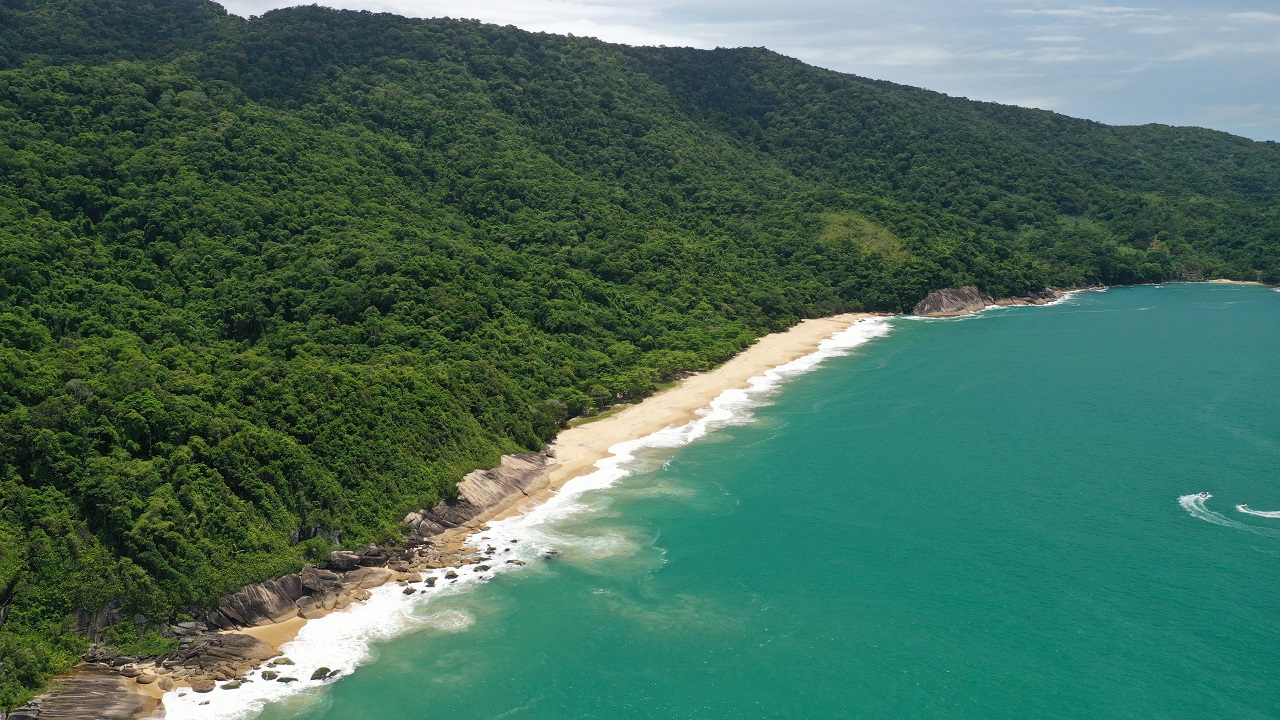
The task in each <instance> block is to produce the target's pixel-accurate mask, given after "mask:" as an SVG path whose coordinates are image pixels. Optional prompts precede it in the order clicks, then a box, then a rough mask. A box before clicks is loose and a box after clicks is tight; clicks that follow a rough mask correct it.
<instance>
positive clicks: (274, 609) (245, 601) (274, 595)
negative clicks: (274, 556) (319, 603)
mask: <svg viewBox="0 0 1280 720" xmlns="http://www.w3.org/2000/svg"><path fill="white" fill-rule="evenodd" d="M306 594H307V589H306V588H305V587H303V584H302V578H301V577H300V576H299V575H296V574H294V575H285V576H284V577H279V578H276V579H274V580H268V581H266V582H262V583H258V584H256V585H246V586H244V587H243V588H241V589H240V591H239V592H237V593H233V594H231V595H228V596H227V597H225V598H223V600H222V602H221V603H219V605H218V609H217V610H215V611H213V612H211V613H209V615H208V617H207V618H206V620H207V622H208V624H209V625H210V626H213V627H218V628H231V627H244V626H247V625H266V624H269V623H273V622H279V621H281V620H284V619H287V618H291V617H294V616H296V615H297V613H298V606H297V601H298V598H301V597H303V596H304V595H306Z"/></svg>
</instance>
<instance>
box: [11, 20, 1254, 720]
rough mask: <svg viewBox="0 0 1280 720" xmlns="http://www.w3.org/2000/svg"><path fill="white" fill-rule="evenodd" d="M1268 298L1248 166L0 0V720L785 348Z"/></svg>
mask: <svg viewBox="0 0 1280 720" xmlns="http://www.w3.org/2000/svg"><path fill="white" fill-rule="evenodd" d="M1184 275H1190V276H1226V277H1232V278H1237V279H1248V280H1263V281H1267V282H1280V148H1278V147H1277V145H1276V144H1274V143H1256V142H1252V141H1249V140H1245V139H1242V138H1237V137H1232V136H1229V135H1226V134H1223V133H1217V132H1212V131H1208V130H1200V129H1179V128H1168V127H1163V126H1147V127H1128V128H1117V127H1108V126H1104V125H1100V124H1098V123H1093V122H1089V121H1084V120H1075V119H1071V118H1066V117H1063V116H1060V115H1055V114H1052V113H1048V112H1042V111H1035V110H1026V109H1021V108H1013V107H1006V106H999V105H992V104H986V103H974V102H969V101H966V100H962V99H956V98H949V97H946V96H943V95H940V94H936V93H931V92H928V91H924V90H918V89H913V88H906V87H902V86H897V85H892V84H889V83H883V82H877V81H872V80H866V79H863V78H859V77H854V76H850V75H841V74H838V73H833V72H828V71H825V70H820V69H817V68H812V67H808V66H805V65H803V64H802V63H799V62H797V61H795V60H791V59H788V58H785V57H783V56H780V55H777V54H775V53H772V52H769V51H767V50H763V49H740V50H716V51H711V52H707V51H697V50H687V49H679V48H630V47H624V46H619V45H610V44H606V43H601V42H598V41H595V40H590V39H584V38H573V37H560V36H554V35H546V34H534V33H527V32H523V31H520V30H517V29H515V28H511V27H505V28H504V27H497V26H491V25H483V24H480V23H476V22H468V21H455V20H427V21H419V20H406V19H404V18H399V17H395V16H390V15H375V14H369V13H354V12H337V11H331V10H326V9H321V8H316V7H309V8H296V9H291V10H282V11H276V12H272V13H269V14H267V15H266V16H264V17H262V18H258V19H254V20H252V21H248V20H243V19H240V18H237V17H234V16H229V15H227V14H226V13H225V12H224V11H223V10H222V9H221V8H220V6H218V5H216V4H214V3H212V2H206V1H203V0H150V2H137V3H116V2H114V0H0V298H2V299H3V306H2V307H0V708H7V707H12V706H13V705H15V704H17V703H19V702H20V701H21V700H22V699H24V698H25V697H27V696H29V694H30V692H31V691H32V690H33V689H35V688H38V687H39V686H40V685H41V684H42V683H43V682H44V681H45V679H46V678H47V676H48V674H49V673H51V672H54V671H57V670H62V669H65V668H67V667H69V666H70V664H71V663H72V662H73V661H74V659H75V658H76V657H77V656H78V654H79V653H81V652H83V650H84V648H85V647H86V643H87V640H86V639H85V638H84V637H83V636H82V634H80V633H79V632H78V629H82V628H83V624H84V622H85V621H86V619H87V618H88V617H89V616H91V615H92V614H93V613H94V612H96V611H98V610H99V609H100V608H101V607H103V606H104V605H105V604H107V603H109V602H118V603H119V604H120V605H121V608H122V611H123V613H124V616H125V617H134V616H137V620H138V622H137V623H136V624H135V623H132V622H126V623H123V624H121V625H119V626H117V627H114V628H111V629H110V630H108V631H107V633H106V636H105V639H106V640H109V641H110V642H113V643H115V644H116V645H117V646H118V647H120V648H121V649H124V650H134V651H137V652H144V651H146V650H148V649H150V650H154V649H156V648H160V647H163V646H164V644H165V642H166V641H165V640H164V639H163V638H160V637H158V636H157V635H156V634H155V632H154V631H153V630H149V628H153V627H159V626H161V625H163V624H165V623H168V622H172V621H175V620H178V619H182V618H185V617H189V616H191V615H193V614H196V613H198V612H199V610H200V608H201V607H204V606H206V605H207V604H209V603H211V602H212V601H214V600H215V599H216V598H217V597H219V596H220V595H222V594H225V593H227V592H229V591H232V590H234V589H236V588H237V587H239V586H240V585H241V584H244V583H247V582H252V581H257V580H262V579H265V578H268V577H271V576H274V575H279V574H283V573H287V572H290V571H293V570H296V569H297V568H298V567H299V566H300V565H301V564H302V563H303V562H304V561H307V560H314V559H318V558H321V557H324V556H326V555H327V553H328V552H329V551H330V550H332V549H333V547H334V545H333V541H334V539H336V540H337V542H338V543H340V544H341V545H343V546H353V545H357V544H361V543H368V542H371V541H377V542H383V543H385V542H394V541H395V539H396V538H397V537H398V536H399V534H400V528H399V527H398V526H397V520H398V518H401V517H403V515H404V514H405V512H406V511H408V510H413V509H417V508H420V507H423V506H426V505H429V504H431V503H433V502H434V501H436V500H437V499H439V498H441V497H447V496H449V495H450V494H451V493H453V492H454V485H455V483H456V482H457V480H458V479H460V478H461V476H462V475H463V474H464V473H465V472H467V471H469V470H471V469H473V468H476V467H480V466H484V465H486V464H491V463H494V462H496V460H497V458H498V456H499V455H500V454H502V453H504V452H512V451H518V450H535V449H538V448H540V447H541V446H542V445H543V443H545V442H546V441H548V440H550V439H551V438H552V437H553V436H554V434H555V432H556V430H557V428H558V427H559V426H560V425H561V424H562V423H564V422H565V421H567V420H568V419H569V418H572V417H575V416H580V415H584V414H590V413H593V412H596V411H598V410H600V409H601V408H604V407H606V406H608V405H610V404H613V403H618V402H623V401H629V400H632V399H636V398H639V397H642V396H644V395H646V394H647V393H649V392H651V391H652V390H653V388H654V386H655V384H656V383H659V382H661V381H663V380H664V379H668V378H671V377H673V376H675V375H676V374H678V373H680V372H683V371H687V370H696V369H700V368H706V367H709V366H711V365H714V364H716V363H719V362H721V361H723V360H725V359H726V358H728V357H729V356H731V355H732V354H733V353H735V352H737V351H739V350H741V349H742V348H743V347H745V346H746V345H748V344H749V343H750V342H752V340H753V339H754V338H756V337H758V336H759V335H761V334H763V333H767V332H769V331H772V330H776V329H779V328H782V327H786V326H787V325H789V324H792V323H794V322H795V321H796V320H798V319H799V318H802V317H807V316H817V315H823V314H829V313H834V312H839V311H846V310H887V311H900V310H905V309H909V308H911V307H912V306H913V305H914V304H915V303H916V302H917V301H918V300H919V299H921V298H922V297H923V296H924V295H925V294H926V293H927V292H929V291H930V290H932V289H936V288H939V287H945V286H953V285H962V284H977V285H978V286H980V287H981V288H982V289H983V290H984V291H985V292H988V293H991V294H993V295H1011V294H1019V293H1026V292H1030V291H1034V290H1039V289H1041V288H1043V287H1045V286H1046V285H1080V284H1087V283H1132V282H1142V281H1154V280H1163V279H1168V278H1175V277H1180V276H1184Z"/></svg>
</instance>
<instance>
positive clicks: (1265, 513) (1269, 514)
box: [1236, 503, 1280, 518]
mask: <svg viewBox="0 0 1280 720" xmlns="http://www.w3.org/2000/svg"><path fill="white" fill-rule="evenodd" d="M1236 510H1239V511H1240V512H1242V513H1244V514H1246V515H1257V516H1258V517H1264V518H1280V510H1254V509H1253V508H1251V507H1249V506H1248V505H1245V504H1244V503H1241V504H1239V505H1237V506H1236Z"/></svg>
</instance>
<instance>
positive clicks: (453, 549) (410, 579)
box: [0, 451, 554, 720]
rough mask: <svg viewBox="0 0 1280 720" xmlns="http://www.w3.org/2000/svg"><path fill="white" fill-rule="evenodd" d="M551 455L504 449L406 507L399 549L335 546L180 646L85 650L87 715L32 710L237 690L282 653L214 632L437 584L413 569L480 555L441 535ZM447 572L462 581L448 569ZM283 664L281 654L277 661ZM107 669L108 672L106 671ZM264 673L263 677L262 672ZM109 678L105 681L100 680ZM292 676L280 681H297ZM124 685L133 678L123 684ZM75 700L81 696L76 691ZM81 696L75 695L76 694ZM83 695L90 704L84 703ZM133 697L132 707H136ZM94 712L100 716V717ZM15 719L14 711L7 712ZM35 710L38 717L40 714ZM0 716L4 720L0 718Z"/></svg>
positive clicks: (497, 504) (541, 474)
mask: <svg viewBox="0 0 1280 720" xmlns="http://www.w3.org/2000/svg"><path fill="white" fill-rule="evenodd" d="M552 457H554V456H553V455H552V454H551V453H550V451H548V453H546V454H541V455H535V454H522V455H505V456H503V458H502V464H501V465H499V466H498V467H496V468H493V469H491V470H477V471H475V472H473V473H470V474H468V475H467V476H466V477H464V478H463V479H462V482H460V483H459V484H458V497H457V499H455V500H448V501H443V502H440V503H438V504H436V505H435V506H434V507H432V508H430V509H426V510H420V511H418V512H416V513H410V514H409V515H407V516H406V517H405V519H404V524H405V525H406V526H408V528H409V533H408V534H407V537H406V538H405V542H404V544H403V546H401V547H396V548H380V547H378V546H377V545H369V546H368V547H365V548H361V549H359V550H354V551H351V550H338V551H335V552H333V553H332V555H331V556H330V558H329V560H328V562H327V563H325V565H326V566H327V567H316V566H310V565H309V566H307V567H305V568H303V569H302V571H301V572H298V573H294V574H291V575H285V576H283V577H279V578H275V579H273V580H268V581H266V582H262V583H255V584H253V585H246V586H244V587H242V588H240V590H239V591H237V592H235V593H233V594H231V595H228V596H227V597H225V598H223V599H222V601H221V602H220V603H219V604H218V606H217V607H216V608H214V609H212V610H209V611H207V612H206V613H205V615H204V617H203V618H202V620H203V621H202V622H200V621H191V622H182V623H178V624H176V625H173V626H170V627H161V628H159V629H161V630H162V631H164V632H166V633H167V634H169V635H171V636H174V637H177V638H178V639H179V642H180V643H181V644H180V646H179V648H178V649H177V650H174V651H173V652H171V653H168V654H167V655H162V656H160V657H158V658H132V657H117V656H115V655H114V654H113V653H112V652H111V651H110V650H109V649H108V648H103V647H101V646H95V647H94V648H93V649H91V650H90V651H89V652H88V653H86V654H85V660H86V661H87V662H88V663H89V664H88V665H86V666H84V668H85V669H86V670H85V671H84V672H82V673H80V674H78V675H76V676H75V677H73V678H71V679H70V680H68V681H67V682H66V683H65V685H66V686H67V688H74V691H71V690H69V692H73V694H74V693H81V694H84V696H85V697H87V696H88V695H92V694H93V693H97V694H99V695H102V696H103V698H107V696H108V695H110V696H111V697H110V698H109V699H101V700H100V701H95V702H94V703H90V704H89V705H88V707H92V708H94V709H93V710H92V712H91V713H90V714H88V715H83V716H81V715H46V712H45V711H46V709H47V708H48V707H50V705H47V704H46V705H43V706H40V707H33V708H32V709H31V712H32V713H36V712H39V713H40V715H39V716H40V717H42V718H43V717H68V718H79V717H104V718H108V717H130V716H133V715H136V714H137V712H138V709H137V704H136V702H133V701H132V700H126V699H125V698H135V697H137V694H136V693H131V692H128V691H127V690H122V688H127V687H128V685H127V684H152V683H154V684H156V685H157V686H158V687H159V688H160V689H162V690H169V689H172V688H174V687H177V686H180V685H188V686H190V687H191V688H192V690H193V691H195V692H209V691H211V690H213V689H214V688H215V687H216V683H218V682H224V683H225V684H223V685H222V687H224V688H230V687H235V686H237V685H238V682H239V680H240V679H241V678H243V677H244V675H245V673H247V672H248V671H249V670H251V669H253V668H255V667H257V666H258V665H260V664H261V663H262V662H263V661H265V660H267V659H269V658H271V657H274V656H276V655H277V653H276V651H275V650H273V649H272V648H271V646H270V645H267V644H266V643H263V642H262V641H260V640H258V639H256V638H254V637H251V636H249V635H243V634H236V633H222V632H216V631H219V630H227V629H233V628H237V627H250V626H255V625H266V624H270V623H276V622H281V621H284V620H287V619H289V618H294V617H303V618H307V619H311V618H316V617H320V616H322V615H323V614H325V613H326V612H330V611H332V610H340V609H342V608H344V607H346V606H347V605H350V604H351V603H353V602H359V601H362V600H365V599H367V598H368V597H369V594H370V589H371V588H374V587H377V586H379V585H384V584H386V583H389V582H394V581H397V580H399V581H402V584H406V585H407V584H408V583H418V582H425V583H426V584H427V585H434V584H435V581H436V578H435V576H432V577H430V578H426V579H424V576H423V575H422V574H421V573H420V572H417V571H419V570H428V569H434V568H442V567H451V566H457V565H464V564H470V563H475V562H478V558H476V557H474V556H473V554H472V552H471V551H470V550H469V549H468V548H465V547H464V546H463V541H462V539H461V536H462V534H463V532H461V531H460V532H458V533H454V534H452V536H449V535H445V536H444V537H443V538H442V537H441V535H442V534H445V533H447V532H448V531H449V530H450V529H453V528H472V527H476V526H478V525H479V524H480V523H481V522H482V521H483V520H485V519H486V518H487V517H489V516H490V515H491V514H492V513H493V512H494V511H495V510H497V509H499V508H502V507H506V506H508V505H509V504H510V503H512V502H513V501H515V500H517V499H519V498H521V497H524V496H526V495H528V494H529V493H530V492H531V491H532V489H533V488H534V486H535V485H537V484H538V483H539V481H540V480H542V479H543V478H545V476H546V473H547V472H548V471H549V470H550V467H551V465H552V463H553V461H552V460H551V459H550V458H552ZM445 577H446V578H456V577H457V573H449V574H447V575H446V576H445ZM78 620H79V624H80V627H81V629H82V631H85V632H86V633H87V634H90V636H91V637H92V636H93V635H94V634H95V633H96V632H97V631H98V630H100V629H102V628H104V627H107V626H110V625H114V624H116V623H119V622H121V621H122V620H124V618H123V616H122V614H121V612H120V607H119V605H118V604H109V605H106V606H104V607H103V608H102V609H101V610H100V611H99V612H98V613H96V614H93V615H87V614H86V615H82V616H81V617H79V618H78ZM133 620H134V623H135V624H137V625H138V627H139V628H140V629H142V628H144V627H152V626H150V625H148V624H147V619H146V618H143V617H141V616H135V617H134V618H133ZM280 662H281V663H284V661H283V660H281V661H280ZM103 673H108V674H103ZM264 677H265V674H264ZM103 678H105V680H104V679H103ZM295 680H296V678H292V677H288V678H283V677H282V678H279V679H278V681H279V682H293V681H295ZM126 683H127V684H126ZM77 697H80V696H79V695H77ZM49 701H50V702H52V703H53V705H52V707H54V708H55V709H57V710H58V711H59V712H62V711H63V710H64V709H66V708H71V707H74V704H71V705H68V704H67V703H66V702H64V701H62V700H59V699H57V698H55V697H53V696H50V698H49ZM76 702H79V701H78V700H77V701H76ZM86 702H87V701H86ZM111 702H119V703H121V707H125V706H129V707H131V708H133V709H130V710H127V711H125V712H123V714H120V715H112V714H110V712H114V711H110V712H108V710H104V709H103V708H105V707H107V705H108V704H110V703H111ZM130 703H132V704H130ZM94 713H96V714H94ZM11 717H18V716H14V715H11ZM31 717H35V715H34V714H32V715H31ZM0 720H4V719H3V718H2V717H0Z"/></svg>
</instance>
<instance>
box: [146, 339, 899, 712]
mask: <svg viewBox="0 0 1280 720" xmlns="http://www.w3.org/2000/svg"><path fill="white" fill-rule="evenodd" d="M890 329H891V326H890V318H883V317H881V318H868V319H865V320H860V321H858V322H856V323H854V324H853V325H851V326H850V327H848V328H847V329H845V330H843V331H841V332H839V333H836V334H835V335H833V336H831V337H830V338H828V339H826V340H824V341H822V343H821V344H820V345H819V346H818V349H817V350H816V351H814V352H813V353H810V354H809V355H806V356H804V357H802V358H799V359H797V360H793V361H791V362H789V363H786V364H784V365H780V366H778V367H776V368H773V369H771V370H768V371H766V372H765V373H764V374H763V375H760V376H758V377H753V378H751V379H750V380H748V381H747V382H748V387H747V388H745V389H733V390H726V391H724V392H723V393H721V394H720V395H719V396H718V397H716V398H715V399H714V400H712V401H711V404H710V405H709V406H708V407H707V408H705V409H703V410H701V411H699V412H698V413H697V414H698V418H697V419H695V420H692V421H690V422H688V423H685V424H683V425H679V426H673V427H668V428H664V429H662V430H659V431H658V432H656V433H653V434H652V435H649V436H647V437H643V438H638V439H636V440H629V441H626V442H622V443H618V444H617V445H614V446H613V447H611V448H609V452H610V453H611V454H610V455H609V457H606V458H603V459H601V460H600V461H598V462H596V464H595V468H596V469H595V471H594V472H591V473H588V474H586V475H582V476H579V477H576V478H573V479H571V480H569V481H568V482H566V483H565V484H564V485H563V486H562V487H561V488H560V491H559V492H557V493H556V494H555V495H552V496H551V497H550V498H549V499H548V500H547V502H545V503H543V504H541V505H538V506H536V507H534V508H532V509H530V510H529V511H528V512H526V513H524V514H522V515H517V516H515V517H511V518H507V519H504V520H498V521H494V522H491V523H490V525H489V527H488V529H486V530H482V531H479V532H477V533H475V534H474V535H472V536H471V537H470V538H469V539H468V540H469V542H468V544H469V545H471V546H472V547H476V548H480V549H481V550H482V552H483V553H484V554H485V560H484V561H483V562H482V563H481V564H478V565H464V566H461V567H452V568H440V569H437V570H433V571H428V572H424V573H423V575H424V576H426V578H424V579H426V580H429V581H430V582H431V583H433V584H432V585H428V584H427V583H425V582H423V583H412V584H410V585H409V586H408V587H409V588H412V589H413V590H414V591H415V592H413V593H412V594H405V589H406V588H405V587H401V586H400V585H397V584H394V583H393V584H389V585H384V586H382V587H376V588H373V589H372V590H371V591H370V592H371V593H372V595H371V597H370V598H369V599H368V600H366V601H365V602H362V603H356V604H353V605H351V606H350V607H348V608H347V609H345V610H342V611H340V612H335V613H331V614H329V615H325V616H324V617H321V618H317V619H315V620H311V621H309V622H307V624H306V625H305V626H303V628H302V630H301V631H300V632H299V633H298V636H297V639H295V640H294V641H293V642H289V643H286V644H284V645H283V646H282V647H281V648H280V649H281V652H283V653H284V655H286V656H287V657H288V658H289V659H290V660H292V661H293V662H294V664H293V665H291V666H288V667H289V673H288V674H289V676H290V678H291V681H289V682H279V681H272V680H266V679H264V678H263V677H262V672H263V670H265V669H266V668H261V669H258V670H254V671H253V672H250V673H249V674H248V676H247V680H248V682H245V683H244V684H243V685H242V686H241V687H240V688H238V689H235V690H224V689H221V688H219V689H216V690H214V691H212V692H209V693H196V692H194V691H192V690H190V689H188V688H178V689H175V690H171V691H169V692H168V693H166V694H165V696H164V707H163V717H164V718H165V719H166V720H244V719H245V718H251V717H253V716H255V715H257V714H259V713H260V712H262V710H263V709H264V708H265V707H266V705H267V704H268V703H274V702H283V701H302V702H304V703H305V702H311V701H314V700H313V699H311V698H306V697H305V696H302V695H301V694H303V693H309V694H311V696H312V698H314V699H316V700H318V699H320V698H322V697H323V696H322V695H320V694H319V693H321V692H323V691H322V686H323V685H325V684H326V683H329V682H332V681H333V680H334V679H336V678H340V677H343V676H345V675H350V674H351V673H353V672H355V670H356V668H357V667H358V666H359V665H361V664H363V663H365V662H368V661H369V660H370V659H371V658H372V648H373V645H374V644H375V643H376V642H378V641H382V640H388V639H391V638H393V637H396V636H399V635H402V634H404V633H406V632H409V631H412V630H414V629H421V628H423V627H428V628H433V629H435V630H437V631H444V632H465V631H466V630H467V628H469V627H471V625H472V624H474V623H475V621H476V620H475V617H474V616H472V615H471V614H470V613H467V612H465V611H462V610H456V609H444V610H439V611H435V610H434V609H433V608H431V607H430V604H431V602H432V600H433V599H436V598H440V597H444V596H449V595H456V594H458V593H461V592H466V591H467V590H468V589H471V588H474V587H477V586H479V585H480V584H482V583H485V582H488V581H489V580H492V579H493V578H494V577H496V576H497V575H500V574H502V573H506V572H513V571H516V570H519V569H521V568H526V567H530V566H535V565H536V564H538V563H540V562H545V561H546V559H547V558H548V557H552V556H558V555H560V554H561V553H563V554H564V555H565V557H566V558H567V559H573V558H574V557H575V556H576V557H582V558H585V559H589V560H590V559H599V558H603V557H610V556H615V555H618V554H626V553H627V552H638V551H639V548H638V547H634V543H631V542H629V541H628V539H627V538H625V537H622V536H620V535H617V534H610V533H597V534H594V535H592V534H590V533H589V532H588V533H585V534H581V535H575V534H571V533H567V532H564V531H563V529H560V530H558V529H557V527H556V526H557V525H558V524H559V523H560V522H561V521H563V520H565V519H568V518H571V517H573V516H575V515H579V514H581V513H582V512H584V511H586V510H589V509H591V507H592V504H591V499H590V494H591V493H593V492H595V491H599V490H604V489H607V488H609V487H611V486H613V485H614V484H616V483H617V482H618V481H619V480H621V479H622V478H624V477H626V476H627V475H629V474H631V473H632V472H633V471H634V469H635V467H634V461H635V459H636V454H637V453H640V452H642V451H643V450H645V449H650V448H677V447H681V446H684V445H687V444H689V443H691V442H693V441H694V440H697V439H698V438H700V437H702V436H704V435H706V434H707V433H709V432H712V431H714V430H716V429H718V428H721V427H725V426H728V425H737V424H741V423H745V422H750V421H751V419H752V412H751V411H752V410H753V409H754V408H756V407H759V406H760V405H761V404H763V402H764V400H765V398H766V397H767V395H769V394H770V393H772V392H773V391H774V390H776V389H777V388H778V386H779V385H781V384H782V383H783V382H784V381H785V380H787V379H788V378H791V377H794V376H797V375H801V374H803V373H806V372H809V371H811V370H813V369H814V368H816V367H818V366H819V365H820V364H821V363H822V362H823V361H824V360H826V359H828V358H832V357H837V356H840V355H844V354H846V353H848V351H849V350H851V349H853V348H855V347H857V346H859V345H862V344H863V343H866V342H868V341H870V340H872V339H874V338H878V337H881V336H883V335H886V334H887V333H888V332H889V330H890ZM451 573H452V574H453V575H454V576H453V577H450V576H449V575H450V574H451ZM320 668H326V669H327V670H328V671H329V673H330V674H328V675H327V676H325V677H323V678H322V679H317V680H311V679H309V678H311V677H312V675H313V674H317V673H318V671H319V669H320ZM319 674H321V675H323V673H319Z"/></svg>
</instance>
